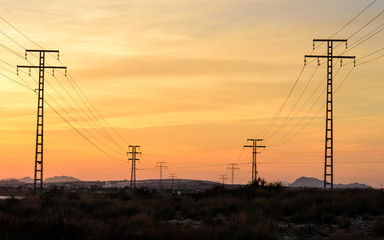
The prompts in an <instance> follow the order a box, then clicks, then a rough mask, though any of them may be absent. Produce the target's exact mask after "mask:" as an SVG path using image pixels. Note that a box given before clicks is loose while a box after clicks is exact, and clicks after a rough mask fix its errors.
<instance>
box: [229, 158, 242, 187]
mask: <svg viewBox="0 0 384 240" xmlns="http://www.w3.org/2000/svg"><path fill="white" fill-rule="evenodd" d="M228 165H230V167H227V169H229V170H231V183H232V185H233V184H234V183H235V170H238V169H239V168H238V167H235V166H237V163H230V164H228Z"/></svg>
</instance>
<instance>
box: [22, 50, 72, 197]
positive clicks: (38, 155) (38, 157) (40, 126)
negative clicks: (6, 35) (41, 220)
mask: <svg viewBox="0 0 384 240" xmlns="http://www.w3.org/2000/svg"><path fill="white" fill-rule="evenodd" d="M29 52H37V53H39V55H40V56H39V66H21V65H18V66H17V72H19V68H29V72H31V68H38V69H39V88H38V89H35V91H36V90H38V92H37V97H38V103H37V124H36V125H37V127H36V148H35V172H34V180H33V194H34V195H35V196H36V192H37V188H39V189H40V195H41V194H42V192H43V153H44V145H43V144H44V73H45V69H47V68H50V69H52V71H54V69H56V68H61V69H65V70H67V67H62V66H46V65H45V53H57V59H59V51H57V50H25V58H26V59H27V53H29ZM52 74H53V73H52ZM38 185H40V186H38Z"/></svg>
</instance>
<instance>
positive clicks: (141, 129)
mask: <svg viewBox="0 0 384 240" xmlns="http://www.w3.org/2000/svg"><path fill="white" fill-rule="evenodd" d="M368 4H369V2H368V1H357V0H353V1H351V0H343V1H338V2H337V3H334V1H331V0H326V1H305V0H293V1H264V0H256V1H249V0H230V1H215V0H214V1H209V2H208V3H207V1H184V0H181V1H169V0H167V1H152V0H146V1H123V0H114V1H106V0H98V1H90V0H83V1H74V0H69V1H58V0H52V1H50V2H49V4H47V3H46V2H44V1H41V0H40V1H36V0H33V1H24V0H22V1H17V3H15V1H10V0H9V1H8V0H7V1H2V3H1V4H0V14H1V17H3V18H4V19H5V20H6V21H8V22H10V23H11V24H12V25H13V26H15V27H16V28H18V29H19V30H20V31H21V32H22V33H24V34H26V35H27V36H28V37H29V38H31V39H32V40H33V41H35V42H36V43H38V44H39V45H41V46H42V47H43V48H45V49H58V50H60V58H61V59H60V60H61V62H58V61H57V60H56V59H55V58H54V56H48V59H47V63H48V64H50V65H61V63H63V64H64V65H65V66H68V72H69V74H70V75H71V76H72V77H73V79H74V80H75V81H76V83H77V84H78V86H79V87H80V88H81V90H82V91H83V92H84V93H85V95H86V96H87V98H88V99H89V100H90V101H91V102H92V104H93V105H94V106H95V107H96V108H97V110H98V111H99V112H100V113H101V114H102V115H103V116H104V118H105V119H106V121H107V122H108V123H109V125H110V126H112V127H113V128H114V130H115V131H116V132H118V133H119V134H120V135H121V136H122V137H123V138H124V139H125V140H126V141H123V140H122V139H121V138H120V137H119V136H117V135H116V134H115V133H114V132H112V131H111V130H110V129H109V128H108V126H107V125H106V124H105V123H104V122H103V121H102V120H100V119H98V120H99V121H101V123H102V124H103V126H104V127H105V128H106V129H107V131H108V132H109V134H110V135H111V136H112V137H113V139H114V141H116V142H117V143H118V145H121V147H117V146H116V145H115V144H113V143H112V142H110V141H108V140H107V139H106V138H105V137H103V136H102V135H100V133H99V132H100V131H101V130H99V129H98V130H95V126H96V125H97V124H98V123H96V122H95V121H94V119H93V118H92V117H91V118H88V116H87V114H88V115H91V113H90V112H87V111H88V110H87V106H85V105H84V103H83V102H82V100H81V99H80V98H79V97H78V95H76V92H75V90H74V88H73V87H72V85H71V83H70V82H69V81H68V80H67V79H66V78H65V77H64V76H63V75H62V74H60V73H56V74H55V77H56V78H55V77H53V76H52V75H50V74H48V73H47V75H46V82H47V83H46V93H47V97H46V98H47V102H49V103H50V104H51V105H52V106H53V107H54V108H55V109H56V110H57V111H58V112H60V113H61V114H62V115H63V116H64V117H65V118H66V119H67V120H68V121H69V122H70V123H72V124H73V126H74V127H76V128H77V129H78V130H79V131H80V132H82V133H83V134H84V135H86V136H87V137H88V138H89V139H90V140H91V141H93V142H94V143H95V144H97V145H98V146H100V147H101V148H102V149H103V150H104V151H106V152H107V153H108V154H109V155H113V156H114V157H115V158H114V159H115V160H116V161H118V162H119V163H120V164H118V163H116V162H115V161H114V160H112V159H110V158H109V157H107V156H106V155H104V154H103V153H101V152H100V151H99V150H98V149H96V148H95V147H94V146H92V145H91V144H90V143H89V142H87V141H86V140H85V139H84V138H82V137H81V136H80V135H79V134H78V133H77V132H76V131H75V130H73V129H72V128H71V127H70V126H69V125H68V124H67V123H66V122H64V121H63V120H62V119H61V118H60V117H58V116H57V114H56V113H55V112H54V111H53V110H52V109H50V108H49V107H48V106H46V116H45V123H46V124H45V143H44V144H45V145H44V147H45V156H44V157H45V158H44V159H45V161H44V169H45V177H52V176H57V175H69V176H74V177H77V178H80V179H83V180H97V179H100V180H111V179H128V178H129V176H130V172H129V167H128V164H127V160H126V155H125V152H126V151H127V145H128V144H135V145H141V146H142V149H141V150H142V152H143V158H142V161H141V162H140V163H138V168H139V171H138V173H137V176H138V179H146V178H158V170H155V169H154V165H155V164H156V162H158V161H165V162H167V165H168V167H169V169H168V170H167V171H166V173H165V176H168V174H169V172H174V173H176V174H177V176H178V177H180V178H191V179H206V180H213V181H217V180H218V178H219V176H220V175H222V174H227V176H228V177H229V176H230V173H229V171H228V170H226V165H227V164H228V163H231V162H235V163H239V164H240V165H239V167H240V170H239V171H237V172H236V175H235V176H236V177H235V182H237V183H246V182H247V181H249V180H250V177H251V175H250V171H251V166H250V165H246V164H244V163H248V162H250V160H251V154H250V149H244V150H243V151H242V146H243V145H244V144H246V139H247V138H265V139H266V141H265V144H266V146H267V148H266V150H265V151H263V153H262V154H261V155H260V156H259V161H260V164H259V165H258V170H259V174H260V176H262V177H265V178H266V179H267V180H269V181H275V180H284V181H289V182H291V181H293V180H295V179H296V178H298V177H300V176H308V177H310V176H313V177H317V178H319V179H322V177H323V161H324V132H325V129H324V128H325V126H324V125H325V119H324V118H325V114H324V112H325V110H324V109H323V110H321V112H320V114H319V115H317V116H316V117H315V118H314V120H313V121H311V122H310V123H309V124H308V126H307V127H306V128H304V129H303V130H302V131H301V132H299V133H298V134H297V135H296V136H294V137H293V138H292V139H291V136H293V135H294V134H296V133H297V132H298V131H299V130H300V129H301V128H302V127H303V126H304V125H305V124H307V122H308V121H309V120H310V119H311V118H312V117H313V116H314V115H315V114H316V113H317V112H318V111H319V110H320V108H321V107H322V105H323V104H324V102H325V95H324V94H323V96H321V91H322V89H323V88H324V86H325V85H321V88H320V90H318V91H315V89H316V87H317V86H318V84H319V83H321V81H323V78H324V77H325V71H326V68H325V64H322V65H320V66H319V67H318V69H317V70H316V68H317V64H316V62H313V63H311V64H308V65H307V67H306V68H305V69H304V72H303V75H302V77H301V78H300V80H299V82H298V84H297V88H296V89H295V91H294V92H293V94H292V96H291V98H290V99H289V101H288V103H287V105H286V108H285V109H284V110H283V111H282V113H281V115H280V118H278V120H277V121H276V124H275V125H274V126H273V128H271V130H270V131H269V132H268V134H263V132H262V131H263V129H265V128H266V127H267V125H268V123H269V122H270V121H271V119H272V118H273V116H274V115H275V113H276V112H277V110H278V109H279V107H280V106H281V104H282V103H283V101H284V99H285V98H286V96H287V94H288V92H289V90H290V88H291V87H292V85H293V84H294V82H295V80H296V78H297V76H298V74H299V73H300V70H301V68H302V67H303V58H304V55H305V54H311V53H312V39H313V38H327V37H329V36H331V35H332V34H333V33H335V32H336V31H337V30H339V29H340V28H341V27H342V26H343V25H344V24H345V23H347V22H348V21H349V20H351V19H352V18H353V17H354V16H356V15H357V14H358V13H359V12H360V11H361V10H362V9H364V8H365V7H366V6H367V5H368ZM383 9H384V3H383V2H380V1H378V2H376V3H374V4H373V5H372V6H371V7H370V8H369V9H368V10H367V11H365V12H364V14H362V15H361V16H359V17H358V18H357V19H356V20H355V21H354V22H352V23H351V24H350V25H348V26H347V27H346V28H345V29H343V30H342V31H341V32H340V33H338V34H337V35H336V36H335V37H337V38H347V37H348V36H350V35H351V34H352V33H354V32H356V31H357V30H359V29H360V28H361V27H362V26H363V25H364V24H365V23H367V22H368V21H369V20H370V19H372V18H373V17H374V16H376V15H377V14H378V13H379V12H381V11H382V10H383ZM383 21H384V16H381V15H380V16H379V17H378V18H377V19H376V20H375V21H373V22H372V23H371V24H370V25H369V26H367V27H366V28H364V29H362V30H361V31H359V32H358V33H357V34H356V35H354V36H353V37H351V38H350V39H349V43H350V44H353V43H354V42H356V41H358V40H359V39H360V38H361V37H363V36H365V35H366V34H368V33H369V32H370V31H373V30H374V29H375V28H377V27H379V26H380V25H381V24H382V23H383ZM0 31H1V33H0V39H1V41H0V43H1V44H2V45H3V46H1V45H0V74H2V75H1V76H0V81H1V83H2V88H1V89H0V92H1V94H0V99H1V101H0V136H1V138H0V146H1V147H0V163H1V166H2V167H1V168H0V169H1V170H0V179H1V178H10V177H25V176H33V166H34V148H35V147H34V144H35V125H36V116H35V115H36V104H37V99H36V95H35V94H34V93H33V92H32V91H30V90H28V89H27V88H24V87H22V86H20V85H18V84H16V83H14V82H12V81H10V80H9V79H7V78H6V77H4V75H5V76H8V77H10V78H12V79H14V80H18V81H20V82H21V83H23V84H25V83H24V82H23V80H24V81H25V82H26V83H27V84H29V85H30V86H32V88H36V83H35V82H34V80H33V79H36V78H37V75H36V73H35V72H32V76H31V77H30V76H28V74H27V73H22V72H21V73H20V77H22V78H23V79H21V78H19V77H18V76H17V75H15V74H14V72H15V67H12V66H16V65H18V64H19V65H20V64H22V65H28V64H30V63H28V62H26V61H25V60H23V57H24V48H26V49H31V48H37V46H36V45H34V43H32V42H31V41H29V40H28V39H26V38H25V37H23V36H22V35H21V34H20V33H18V32H17V31H15V30H14V29H12V27H10V26H9V25H8V24H6V23H5V22H4V21H2V20H1V19H0ZM7 36H8V37H10V38H11V39H12V40H10V38H8V37H7ZM15 42H16V43H15ZM382 42H383V33H382V32H379V33H378V34H377V35H375V36H373V37H372V38H370V39H369V41H366V42H364V43H363V44H361V45H359V46H357V47H356V48H354V49H352V50H351V51H349V52H348V53H346V54H347V55H356V56H357V59H358V58H359V56H360V57H361V56H366V55H368V54H370V53H372V52H374V51H376V50H379V49H381V48H383V46H382ZM19 44H20V45H21V46H19ZM4 46H5V47H4ZM352 46H353V45H352ZM9 49H11V50H12V51H13V52H11V51H9ZM325 51H326V48H325V46H324V45H323V46H319V47H318V48H317V49H316V50H315V51H314V52H313V54H323V53H324V52H325ZM342 51H344V48H343V47H339V48H337V49H336V50H335V53H336V54H340V53H341V52H342ZM14 53H15V54H16V55H17V54H18V55H20V56H21V57H20V58H19V57H17V56H16V55H15V54H14ZM380 54H383V52H382V51H381V52H379V53H377V54H376V55H372V56H369V57H367V58H366V59H364V60H369V59H372V58H374V57H376V56H380ZM28 60H29V61H30V62H31V63H32V64H37V63H38V59H37V58H36V57H35V56H33V55H30V56H29V58H28ZM383 61H384V58H381V59H377V60H375V61H372V62H370V63H367V64H363V65H361V66H359V65H357V67H356V68H355V69H354V70H353V71H352V73H351V75H350V76H349V77H348V78H347V79H346V81H345V82H344V84H343V85H342V87H341V88H340V89H339V90H338V92H337V93H336V95H335V125H334V127H335V133H334V138H335V167H334V171H335V182H336V183H339V182H342V183H349V182H356V181H357V182H363V183H367V184H370V185H372V186H374V187H379V186H380V185H381V184H384V179H383V177H382V172H383V171H384V156H383V154H384V149H383V147H384V137H383V136H384V125H383V117H384V111H383V105H384V97H383V94H382V92H383V89H384V82H383V81H382V80H383V78H382V76H383V74H384V70H383V68H382V65H383ZM361 62H363V60H361ZM347 63H348V61H345V62H344V66H343V67H342V68H341V69H340V71H339V72H338V74H337V76H335V80H334V81H335V87H337V86H338V85H339V84H340V83H341V82H342V81H343V79H344V78H345V77H346V76H347V74H348V73H349V71H350V70H351V69H352V68H353V65H352V64H347ZM357 63H359V61H358V62H357ZM345 64H347V65H345ZM335 68H337V69H338V68H339V63H337V64H336V63H335ZM315 71H316V72H315ZM314 72H315V74H314V77H313V79H312V81H311V82H310V83H309V84H308V88H307V91H305V92H304V94H303V96H302V97H301V98H300V100H299V101H298V104H297V106H296V108H295V109H294V110H293V111H292V113H293V114H294V113H296V111H297V109H299V107H300V106H302V104H304V102H305V100H306V99H307V98H308V97H309V96H310V95H311V93H312V92H313V91H315V94H314V96H313V98H311V99H310V100H309V101H308V104H307V105H305V106H304V107H303V109H302V111H299V112H298V113H297V116H296V117H295V118H293V119H292V120H291V121H288V124H286V125H285V126H283V127H282V128H279V126H280V125H281V123H282V122H283V121H284V119H285V117H286V116H287V115H288V114H289V113H290V111H291V109H292V108H293V106H294V104H295V102H296V100H297V99H298V98H299V96H300V94H301V91H302V90H303V89H304V87H305V85H306V83H307V82H308V80H309V79H310V78H311V76H312V74H313V73H314ZM59 82H60V83H61V84H63V86H64V88H63V87H62V86H61V84H60V83H59ZM323 82H324V84H325V81H323ZM72 84H73V83H72ZM66 91H68V93H67V92H66ZM48 94H49V95H48ZM318 96H321V97H320V99H319V101H318V102H316V103H315V101H316V99H317V97H318ZM72 98H73V99H72ZM74 100H75V101H74ZM55 101H56V102H55ZM67 103H69V105H67ZM58 104H59V105H60V106H62V107H63V109H62V108H60V106H59V105H58ZM312 104H313V105H314V107H313V109H312V110H311V111H308V109H309V108H310V106H311V105H312ZM80 107H81V108H82V109H83V110H84V111H85V112H86V113H84V112H83V111H82V110H81V109H80ZM88 107H90V106H88ZM307 111H308V114H306V112H307ZM76 112H79V113H80V116H79V115H78V114H77V113H76ZM67 113H68V114H69V115H70V116H69V115H67ZM291 116H293V115H291ZM303 116H305V117H304V118H303V120H302V122H300V119H301V118H302V117H303ZM90 119H92V120H90ZM74 120H76V121H74ZM296 124H298V125H297V126H298V127H297V128H294V127H295V126H296ZM84 128H85V129H86V130H84ZM292 128H294V130H292ZM276 130H278V131H276ZM291 130H292V132H291V134H289V135H288V138H287V139H291V140H290V141H288V142H287V141H279V140H281V139H282V138H283V137H284V136H285V135H286V134H288V133H289V132H290V131H291ZM87 131H88V133H87ZM98 131H99V132H98ZM275 132H276V133H275ZM89 133H90V134H91V135H92V136H94V137H95V138H93V137H92V136H91V135H89ZM287 139H284V140H287ZM121 164H123V165H126V167H124V166H122V165H121ZM217 165H219V166H217Z"/></svg>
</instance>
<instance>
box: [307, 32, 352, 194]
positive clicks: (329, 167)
mask: <svg viewBox="0 0 384 240" xmlns="http://www.w3.org/2000/svg"><path fill="white" fill-rule="evenodd" d="M316 42H327V55H326V56H325V55H305V57H304V62H306V58H317V59H320V58H326V59H327V99H326V105H327V109H326V112H325V115H326V124H325V160H324V189H327V186H328V185H329V186H330V188H331V190H332V189H333V59H334V58H339V59H340V61H342V59H343V58H352V59H355V56H334V55H333V43H334V42H345V47H346V48H347V39H314V40H313V49H315V43H316Z"/></svg>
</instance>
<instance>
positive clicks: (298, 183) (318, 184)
mask: <svg viewBox="0 0 384 240" xmlns="http://www.w3.org/2000/svg"><path fill="white" fill-rule="evenodd" d="M288 187H309V188H323V187H324V181H323V180H319V179H317V178H313V177H300V178H298V179H296V180H295V181H294V182H293V183H291V184H289V185H288ZM333 187H334V188H371V187H370V186H368V185H365V184H362V183H349V184H340V183H339V184H334V185H333Z"/></svg>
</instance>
